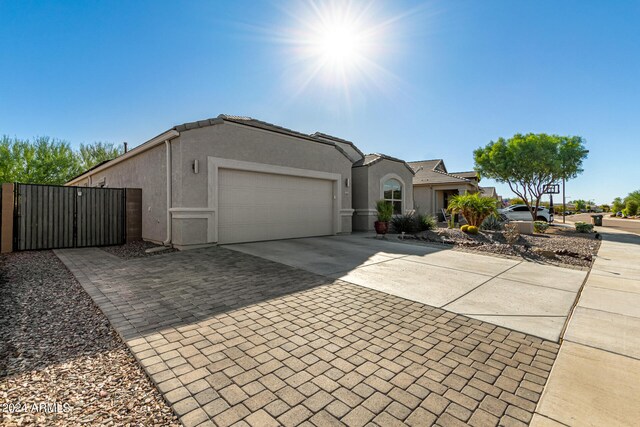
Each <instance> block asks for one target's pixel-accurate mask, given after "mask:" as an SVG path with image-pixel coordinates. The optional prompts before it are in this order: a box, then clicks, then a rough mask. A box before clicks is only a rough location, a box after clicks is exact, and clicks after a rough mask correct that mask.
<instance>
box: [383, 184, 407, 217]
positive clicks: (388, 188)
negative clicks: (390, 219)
mask: <svg viewBox="0 0 640 427" xmlns="http://www.w3.org/2000/svg"><path fill="white" fill-rule="evenodd" d="M383 192H384V193H383V197H384V200H385V201H387V202H390V203H391V204H392V205H393V214H394V215H400V214H402V184H400V182H399V181H398V180H397V179H389V180H387V181H385V183H384V187H383Z"/></svg>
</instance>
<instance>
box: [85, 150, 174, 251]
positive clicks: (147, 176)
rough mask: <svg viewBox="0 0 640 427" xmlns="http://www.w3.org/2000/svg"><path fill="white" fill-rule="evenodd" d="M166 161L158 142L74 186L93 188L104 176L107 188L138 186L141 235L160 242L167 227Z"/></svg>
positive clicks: (164, 236)
mask: <svg viewBox="0 0 640 427" xmlns="http://www.w3.org/2000/svg"><path fill="white" fill-rule="evenodd" d="M174 143H176V142H175V140H174ZM177 143H178V144H179V142H177ZM166 164H167V162H166V148H165V146H164V144H161V145H158V146H156V147H154V148H152V149H150V150H147V151H145V152H144V153H142V154H140V155H138V156H134V157H132V158H130V159H127V160H124V161H123V162H120V163H118V164H115V165H113V166H112V167H110V168H107V169H105V170H103V171H100V172H97V173H95V174H92V175H90V178H85V179H83V180H82V181H80V182H79V183H76V184H75V185H78V186H89V187H95V186H96V185H97V184H98V183H99V182H101V181H102V180H103V179H105V185H106V186H107V187H111V188H127V187H128V188H142V238H143V239H145V240H151V241H154V242H162V241H163V240H164V239H165V238H166V230H167V219H166V218H167V217H166V212H167V191H166V190H167V186H166V176H167V172H166V170H167V168H166Z"/></svg>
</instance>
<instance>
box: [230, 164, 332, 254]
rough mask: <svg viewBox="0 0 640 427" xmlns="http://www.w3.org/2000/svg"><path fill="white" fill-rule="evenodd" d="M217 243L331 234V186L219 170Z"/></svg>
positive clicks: (325, 181)
mask: <svg viewBox="0 0 640 427" xmlns="http://www.w3.org/2000/svg"><path fill="white" fill-rule="evenodd" d="M218 182H219V188H218V213H219V217H218V242H219V243H237V242H250V241H259V240H275V239H287V238H296V237H309V236H323V235H329V234H333V218H334V212H335V211H334V206H333V182H332V181H329V180H322V179H312V178H302V177H293V176H288V175H276V174H267V173H258V172H250V171H239V170H231V169H220V170H219V180H218Z"/></svg>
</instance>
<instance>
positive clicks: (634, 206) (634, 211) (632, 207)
mask: <svg viewBox="0 0 640 427" xmlns="http://www.w3.org/2000/svg"><path fill="white" fill-rule="evenodd" d="M627 215H628V216H636V215H638V202H637V201H635V200H633V199H630V200H627Z"/></svg>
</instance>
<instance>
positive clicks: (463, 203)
mask: <svg viewBox="0 0 640 427" xmlns="http://www.w3.org/2000/svg"><path fill="white" fill-rule="evenodd" d="M497 210H498V204H497V201H496V200H495V199H494V198H492V197H483V196H481V195H480V194H479V193H471V194H469V193H465V194H458V195H457V196H453V197H452V198H451V199H450V200H449V211H451V212H452V213H460V214H462V216H463V217H464V219H466V220H467V223H468V224H469V225H473V226H476V227H478V226H480V224H482V221H484V219H485V218H486V217H488V216H489V215H492V214H494V213H496V212H497Z"/></svg>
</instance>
